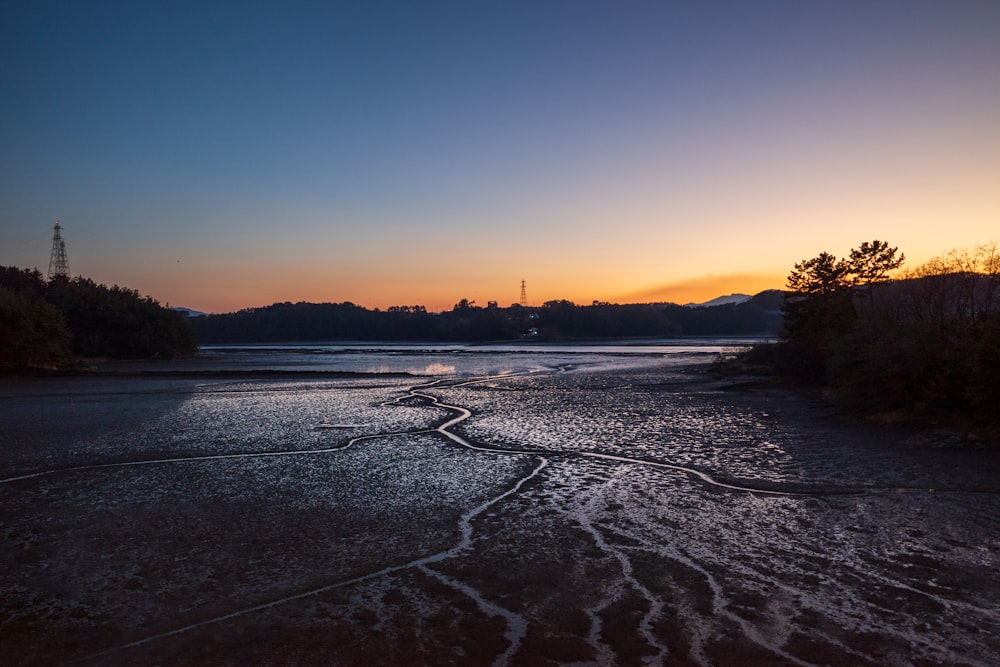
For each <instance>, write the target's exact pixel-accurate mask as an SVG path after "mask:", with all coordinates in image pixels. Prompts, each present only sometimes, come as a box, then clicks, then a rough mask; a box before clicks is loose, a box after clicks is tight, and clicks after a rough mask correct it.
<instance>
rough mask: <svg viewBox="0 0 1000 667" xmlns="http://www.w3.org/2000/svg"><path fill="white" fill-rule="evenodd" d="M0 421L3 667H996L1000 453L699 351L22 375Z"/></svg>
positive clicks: (3, 402) (5, 389)
mask: <svg viewBox="0 0 1000 667" xmlns="http://www.w3.org/2000/svg"><path fill="white" fill-rule="evenodd" d="M543 366H544V364H543ZM0 426H2V430H0V452H2V456H0V539H2V545H3V548H2V550H0V568H2V572H3V575H2V579H0V601H2V602H0V663H2V664H4V665H54V664H67V663H74V664H93V665H119V664H121V665H126V664H127V665H187V664H191V665H194V664H232V665H245V664H283V665H295V664H301V665H307V664H309V665H314V664H331V665H352V664H383V665H397V664H428V665H491V664H495V665H557V664H558V665H618V664H621V665H632V664H634V665H639V664H663V665H684V664H700V665H747V664H759V665H786V664H790V665H802V664H815V665H827V664H833V665H842V664H849V665H910V664H917V665H924V664H926V665H931V664H933V665H993V664H1000V520H998V516H1000V457H998V456H997V452H996V451H995V450H991V449H989V448H981V449H972V448H963V449H955V448H953V447H951V446H950V441H949V440H948V439H947V438H946V437H945V436H940V437H938V436H937V435H935V434H910V433H899V432H885V431H879V430H874V429H871V428H868V427H865V426H852V425H847V424H844V423H842V422H838V421H836V420H834V419H833V418H831V416H830V415H829V414H827V413H826V412H825V411H824V410H823V409H822V408H821V407H819V406H817V405H814V404H812V403H810V402H808V401H807V400H805V399H803V398H801V397H797V396H795V395H791V394H788V393H785V392H782V391H778V390H770V389H762V388H759V387H751V388H747V387H744V386H739V385H733V384H732V383H728V382H726V381H720V380H716V379H713V377H712V376H711V375H710V374H708V373H707V372H706V366H705V364H704V359H703V358H702V357H692V358H691V359H690V360H688V361H686V362H679V361H678V360H677V359H673V360H670V361H669V362H668V361H664V360H661V359H660V358H659V357H655V358H650V359H649V360H647V361H645V362H643V363H642V364H635V363H633V364H629V365H625V366H623V367H619V368H615V369H613V370H607V369H605V368H603V367H600V366H599V365H598V366H595V367H593V368H589V367H585V366H581V367H575V368H574V367H573V366H572V365H570V364H562V363H560V364H554V365H551V366H549V367H548V368H547V369H546V370H539V369H538V368H532V369H531V370H530V372H529V371H527V370H525V371H524V372H518V370H517V369H511V370H510V371H509V372H505V373H504V374H502V375H498V376H485V377H484V376H479V377H470V376H463V377H447V376H440V377H437V378H431V377H427V378H418V377H400V376H385V377H381V376H378V375H372V376H369V377H353V378H331V379H323V378H322V377H310V378H308V379H297V378H275V377H268V378H267V379H253V378H241V379H233V378H212V377H207V376H206V377H200V378H195V377H170V376H163V377H155V376H153V377H141V378H137V377H134V376H129V377H95V378H64V379H43V380H8V381H5V382H4V384H3V385H2V386H0ZM942 443H946V444H949V446H948V447H943V446H939V445H940V444H942Z"/></svg>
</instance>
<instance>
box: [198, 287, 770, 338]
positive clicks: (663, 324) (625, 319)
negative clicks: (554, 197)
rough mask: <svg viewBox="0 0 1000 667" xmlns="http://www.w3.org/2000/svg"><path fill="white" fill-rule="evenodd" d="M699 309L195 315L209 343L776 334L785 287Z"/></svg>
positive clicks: (293, 307)
mask: <svg viewBox="0 0 1000 667" xmlns="http://www.w3.org/2000/svg"><path fill="white" fill-rule="evenodd" d="M734 296H740V295H731V296H730V297H727V298H728V299H730V300H729V301H728V302H725V303H722V304H720V305H711V306H705V307H700V308H688V307H685V306H681V305H678V304H675V303H649V304H609V303H600V302H595V303H593V304H592V305H588V306H579V305H577V304H575V303H573V302H571V301H565V300H555V301H549V302H547V303H545V304H544V305H542V306H541V307H521V306H518V305H514V306H511V307H509V308H500V307H497V306H495V305H491V306H488V307H486V308H483V307H479V306H475V305H472V304H470V303H469V302H468V301H467V300H464V299H463V301H462V302H461V303H459V304H457V305H456V306H455V308H454V309H452V310H450V311H445V312H442V313H429V312H427V310H426V309H424V308H422V307H420V306H396V307H393V308H389V309H388V310H385V311H382V310H368V309H367V308H363V307H361V306H358V305H355V304H353V303H305V302H300V303H287V302H286V303H276V304H273V305H270V306H266V307H263V308H250V309H246V310H241V311H239V312H236V313H227V314H224V315H206V316H204V317H193V318H190V320H189V321H190V323H191V326H192V327H193V328H194V330H195V333H196V334H197V336H198V340H199V342H200V343H202V344H213V343H215V344H220V343H221V344H226V343H265V342H267V343H277V342H297V341H320V340H355V341H360V340H367V341H463V342H475V341H500V340H517V339H520V338H523V337H525V335H527V334H529V332H530V336H531V338H532V339H533V340H574V339H590V340H592V339H617V338H638V337H663V338H667V337H675V336H775V335H777V334H778V332H779V331H780V330H781V322H782V319H781V317H782V316H781V299H782V292H781V291H779V290H767V291H765V292H761V293H760V294H758V295H756V296H754V297H747V298H746V299H743V300H739V301H738V302H737V300H734V299H733V297H734Z"/></svg>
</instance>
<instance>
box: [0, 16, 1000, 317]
mask: <svg viewBox="0 0 1000 667" xmlns="http://www.w3.org/2000/svg"><path fill="white" fill-rule="evenodd" d="M57 219H58V220H60V221H61V222H62V226H63V233H64V236H65V238H66V241H67V248H68V253H69V260H70V266H71V269H72V272H73V274H74V275H76V274H82V275H85V276H87V277H90V278H93V279H94V280H96V281H98V282H103V283H107V284H120V285H125V286H128V287H131V288H134V289H137V290H139V291H140V292H142V293H143V294H149V295H151V296H153V297H154V298H156V299H158V300H160V301H161V302H163V303H168V304H170V305H174V306H186V307H190V308H194V309H198V310H204V311H209V312H227V311H231V310H237V309H240V308H245V307H253V306H261V305H266V304H270V303H273V302H276V301H286V300H287V301H335V302H339V301H353V302H354V303H358V304H360V305H363V306H367V307H380V308H384V307H386V306H390V305H401V304H423V305H426V306H427V307H428V308H429V309H431V310H440V309H447V308H450V307H451V306H452V305H453V304H454V303H456V302H457V301H458V300H460V299H462V298H468V299H470V300H475V301H477V302H478V303H480V304H483V305H485V303H486V302H487V301H488V300H496V301H498V302H499V303H500V305H504V306H505V305H509V304H511V303H515V302H517V300H518V297H519V294H520V281H521V279H522V278H523V279H524V280H526V281H527V286H528V299H529V302H530V303H532V304H540V303H542V302H543V301H546V300H549V299H561V298H565V299H570V300H572V301H575V302H577V303H583V304H587V303H590V302H591V301H593V300H595V299H596V300H603V301H617V302H639V301H661V300H669V301H675V302H680V303H684V302H687V301H702V300H707V299H709V298H712V297H714V296H718V295H720V294H727V293H730V292H737V291H739V292H748V293H753V292H757V291H759V290H762V289H765V288H769V287H782V286H783V285H784V279H785V276H787V274H788V272H789V270H790V268H791V266H792V265H793V264H794V263H795V262H796V261H799V260H801V259H803V258H808V257H813V256H815V255H816V254H818V253H819V252H821V251H828V252H832V253H834V254H836V255H845V254H847V252H848V251H849V249H850V248H851V247H853V246H856V245H859V244H860V243H861V242H862V241H866V240H872V239H882V240H887V241H889V242H890V243H892V244H893V245H896V246H898V247H899V248H900V250H901V251H903V252H904V253H906V255H907V257H908V260H909V261H908V265H910V266H914V265H916V264H918V263H920V262H922V261H925V260H927V259H929V258H930V257H932V256H935V255H940V254H942V253H944V252H946V251H948V250H951V249H953V248H970V247H972V246H974V245H976V244H979V243H984V242H988V241H993V240H998V239H1000V231H998V230H1000V2H997V1H996V0H981V1H971V0H940V1H937V2H924V1H921V0H906V1H900V2H879V1H878V0H864V1H857V2H855V1H851V0H838V1H830V2H821V1H810V0H805V1H795V0H788V1H786V2H768V1H766V0H755V1H754V2H745V1H742V0H741V1H739V2H711V1H700V2H668V1H667V0H662V1H660V2H624V1H620V2H582V1H565V2H547V1H545V0H535V1H532V2H512V1H509V0H508V1H504V2H447V3H445V2H368V1H366V2H357V3H338V2H332V1H330V2H281V3H278V2H273V3H271V2H255V1H253V0H242V1H240V2H231V3H229V2H162V3H160V2H143V1H139V2H136V1H134V0H131V1H128V2H121V3H109V2H100V1H96V0H95V1H87V2H74V1H70V0H66V1H63V2H47V1H44V0H14V1H11V0H6V1H5V2H3V3H2V7H0V264H4V265H14V266H20V267H26V268H31V267H38V268H39V269H41V270H42V271H43V272H45V271H46V269H47V267H48V259H49V250H50V247H51V237H52V225H53V223H54V222H55V220H57Z"/></svg>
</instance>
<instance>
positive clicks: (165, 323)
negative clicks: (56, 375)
mask: <svg viewBox="0 0 1000 667" xmlns="http://www.w3.org/2000/svg"><path fill="white" fill-rule="evenodd" d="M196 350H197V342H196V341H195V338H194V334H193V332H192V331H191V328H190V327H189V326H188V324H187V318H185V317H184V316H183V315H181V314H179V313H176V312H174V311H173V310H171V309H169V308H164V307H163V306H161V305H160V304H159V303H158V302H157V301H156V300H154V299H152V298H150V297H148V296H147V297H144V296H140V295H139V293H138V292H136V291H135V290H130V289H127V288H124V287H118V286H117V285H115V286H114V287H108V286H106V285H98V284H96V283H95V282H94V281H92V280H89V279H87V278H82V277H77V278H73V279H72V280H69V279H67V278H65V277H56V278H53V279H52V280H48V281H47V280H45V279H44V278H43V276H42V274H41V273H40V272H39V271H38V270H37V269H36V270H34V271H28V270H26V269H17V268H13V267H5V266H4V267H0V367H6V368H31V367H58V366H62V365H65V364H67V363H70V362H71V361H72V360H73V358H74V356H79V357H107V358H111V359H147V358H161V359H172V358H176V357H183V356H189V355H191V354H193V353H194V352H195V351H196Z"/></svg>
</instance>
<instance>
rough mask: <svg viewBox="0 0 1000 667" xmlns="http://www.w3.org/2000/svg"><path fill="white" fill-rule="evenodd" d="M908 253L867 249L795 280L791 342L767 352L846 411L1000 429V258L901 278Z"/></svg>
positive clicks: (810, 268) (983, 253) (960, 254)
mask: <svg viewBox="0 0 1000 667" xmlns="http://www.w3.org/2000/svg"><path fill="white" fill-rule="evenodd" d="M902 263H903V255H901V254H897V249H896V248H891V247H889V245H888V244H887V243H884V242H881V241H874V242H871V243H864V244H862V245H861V247H860V248H857V249H854V250H852V251H851V254H850V256H849V257H847V258H843V259H838V258H836V257H834V256H833V255H830V254H828V253H821V254H820V255H819V256H817V257H814V258H812V259H809V260H803V261H802V262H799V263H798V264H796V265H795V269H794V271H792V273H791V274H790V275H789V278H788V287H789V290H790V291H789V292H788V293H787V294H786V298H785V303H784V308H783V310H784V315H785V326H784V331H783V333H782V339H781V342H780V343H778V344H777V345H774V346H769V347H768V348H763V349H759V350H756V351H755V352H754V353H753V354H754V355H760V356H764V355H769V356H770V360H771V361H772V362H773V364H774V366H775V368H776V369H777V370H778V371H779V372H780V373H782V374H784V375H786V376H789V377H793V378H795V379H796V380H798V381H801V382H804V383H808V384H813V385H817V386H822V387H825V388H826V389H827V390H828V391H829V394H830V395H831V396H832V397H833V398H834V399H835V400H836V401H837V403H838V404H840V405H841V406H843V407H845V408H847V409H849V410H850V411H852V412H854V413H857V414H863V415H867V416H870V417H874V418H876V419H878V420H880V421H883V422H886V423H895V422H899V423H905V422H911V421H912V422H916V421H930V422H934V421H937V422H940V423H948V424H949V425H951V426H959V427H968V428H969V429H970V430H980V429H985V430H986V431H988V432H990V433H992V435H994V436H995V435H997V434H998V431H997V429H998V428H1000V417H998V415H1000V409H998V406H1000V252H998V248H997V246H996V244H990V245H984V246H980V247H978V248H976V249H974V250H971V251H970V250H960V251H952V252H951V253H949V254H947V255H945V256H943V257H939V258H937V259H934V260H932V261H930V262H928V263H927V264H924V265H922V266H920V267H918V268H916V269H914V270H911V271H907V272H904V273H902V274H901V275H898V276H894V279H890V274H893V272H895V271H896V270H897V269H898V268H899V267H900V266H901V265H902Z"/></svg>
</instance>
